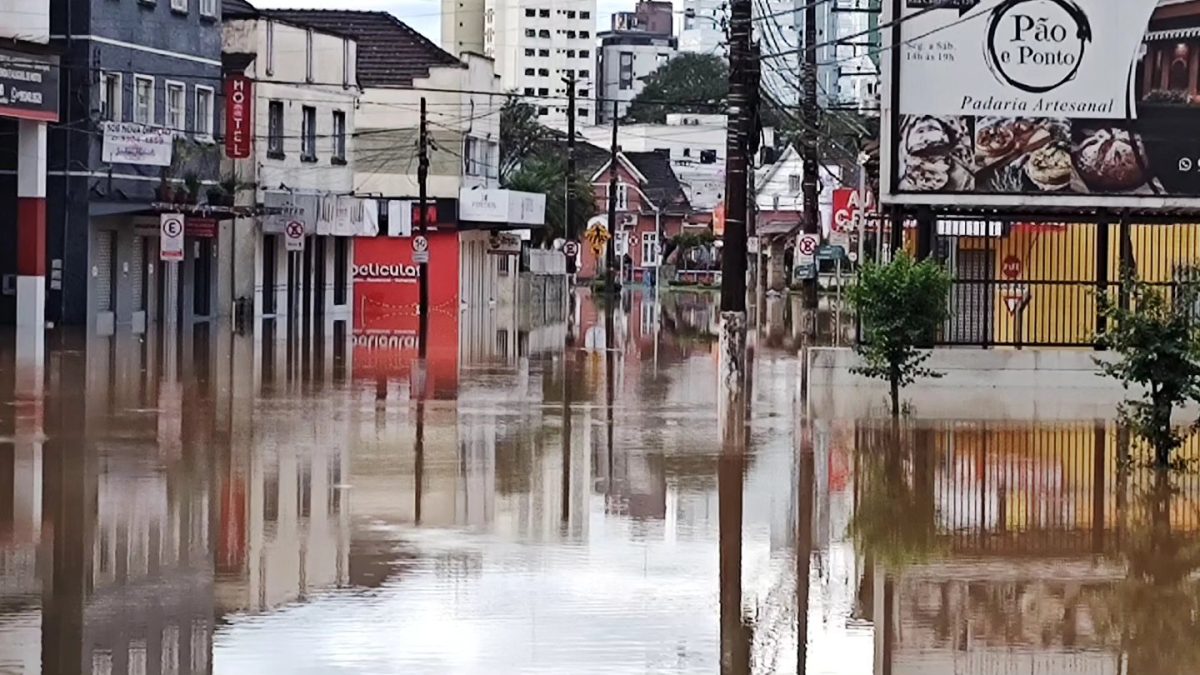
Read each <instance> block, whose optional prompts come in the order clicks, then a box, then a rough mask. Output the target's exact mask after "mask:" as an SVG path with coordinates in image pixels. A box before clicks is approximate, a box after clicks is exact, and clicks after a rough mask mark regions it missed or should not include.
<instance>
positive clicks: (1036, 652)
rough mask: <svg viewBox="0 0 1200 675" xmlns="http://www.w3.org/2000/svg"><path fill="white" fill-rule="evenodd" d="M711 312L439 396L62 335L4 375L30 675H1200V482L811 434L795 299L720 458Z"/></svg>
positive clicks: (898, 436)
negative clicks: (32, 378) (741, 438)
mask: <svg viewBox="0 0 1200 675" xmlns="http://www.w3.org/2000/svg"><path fill="white" fill-rule="evenodd" d="M715 297H716V296H715V295H710V294H687V293H671V294H667V295H665V296H664V299H663V300H662V302H661V305H658V304H656V303H655V302H654V300H653V297H652V296H646V297H643V296H642V295H641V294H638V293H634V294H630V295H627V297H626V298H625V299H624V300H623V301H622V303H621V306H620V307H619V308H614V310H613V311H612V312H611V313H610V314H609V315H608V317H607V321H606V316H605V311H604V309H603V308H602V307H601V306H599V305H597V303H595V302H593V301H592V300H591V299H590V298H587V297H586V296H584V297H581V301H580V307H579V311H578V313H577V315H576V317H575V318H574V319H573V320H572V321H571V331H570V334H569V335H568V329H567V324H566V323H565V322H561V321H559V322H553V321H551V322H539V321H531V322H528V323H529V325H528V326H527V327H524V328H497V327H496V326H494V325H493V324H492V323H489V321H488V319H487V318H486V317H468V316H465V315H464V317H463V319H462V321H461V324H462V328H461V329H460V332H459V336H458V340H459V344H458V345H453V344H450V345H445V344H442V345H431V349H430V357H429V366H428V368H427V371H426V372H425V373H424V377H425V380H426V385H427V386H426V392H428V396H427V397H424V399H423V400H419V399H422V397H420V396H414V392H419V391H420V387H419V385H418V384H416V382H417V381H419V380H420V379H421V378H420V376H419V374H417V376H414V375H413V373H412V369H411V366H410V361H411V358H412V355H415V348H413V346H412V345H406V344H402V343H401V344H381V343H379V342H374V341H372V340H371V339H369V337H364V336H348V335H345V334H344V333H343V332H339V331H335V334H334V335H326V336H321V335H317V336H294V335H276V334H275V333H274V332H273V331H272V330H270V329H266V330H262V331H260V332H259V333H258V334H257V335H254V336H252V335H244V336H243V335H234V334H233V333H232V332H231V331H229V330H228V328H225V327H221V326H211V327H209V326H205V325H200V326H197V327H194V328H193V327H188V328H186V329H185V330H184V331H183V335H182V336H181V337H180V339H179V340H178V341H177V342H173V341H170V340H167V341H158V340H155V339H153V338H147V339H146V340H141V339H138V338H135V337H132V336H125V337H122V336H117V337H114V338H104V339H99V340H96V339H94V340H92V341H90V342H88V343H75V342H72V341H71V340H70V339H65V338H64V339H60V340H59V341H58V342H59V344H54V345H52V346H51V347H50V349H49V351H48V354H47V356H46V370H47V373H48V375H47V378H46V383H45V390H44V392H43V393H40V394H39V393H37V392H32V393H31V392H29V391H27V390H25V388H24V387H23V386H20V378H19V377H17V375H16V374H15V373H14V372H13V370H12V366H11V364H12V362H13V359H12V357H11V354H9V353H8V352H6V353H5V357H4V360H3V361H2V362H0V364H2V365H0V387H2V388H3V389H2V390H0V672H4V673H9V672H11V673H62V674H66V673H101V674H105V675H108V674H111V673H131V674H132V673H138V674H143V673H163V674H167V673H171V674H175V673H210V672H215V673H238V674H243V673H244V674H251V673H254V674H258V673H716V672H721V671H722V670H723V668H722V662H723V659H722V654H723V653H724V654H725V655H726V658H725V660H724V662H725V663H726V667H725V668H724V670H725V671H727V672H731V673H750V672H754V673H789V672H791V673H796V672H800V673H812V674H818V673H819V674H838V675H841V674H846V675H868V674H876V673H878V674H881V675H883V674H895V675H901V674H906V673H911V674H914V675H915V674H918V673H921V674H924V673H946V674H950V673H955V674H958V673H964V674H966V673H987V674H993V673H995V674H1001V673H1004V674H1007V673H1013V674H1016V673H1047V674H1058V673H1089V674H1090V673H1096V674H1109V673H1112V674H1113V675H1118V674H1122V673H1130V674H1131V675H1134V674H1142V673H1150V674H1163V675H1166V674H1175V673H1179V674H1182V673H1192V672H1196V670H1197V669H1200V639H1198V638H1200V618H1198V617H1200V585H1198V582H1197V574H1196V570H1197V569H1200V537H1197V532H1198V531H1200V477H1198V476H1196V475H1195V474H1193V473H1187V472H1181V473H1177V474H1172V475H1170V476H1157V475H1154V474H1152V472H1149V471H1148V470H1143V469H1137V468H1123V466H1124V465H1122V464H1121V463H1120V462H1119V458H1120V457H1121V456H1122V454H1123V453H1127V452H1129V448H1130V443H1131V442H1130V440H1129V439H1128V437H1127V434H1125V433H1124V432H1122V431H1121V430H1119V429H1118V428H1117V426H1116V425H1115V423H1114V422H1111V421H1106V420H1098V421H1097V420H1085V421H1062V422H1054V423H1040V424H1037V425H1033V424H1029V423H1024V422H1021V421H1013V422H995V421H992V422H986V423H985V422H974V421H971V420H940V421H936V422H906V423H904V424H902V425H900V426H899V427H897V428H892V427H891V426H890V425H889V424H888V423H887V422H881V421H877V420H853V419H821V418H819V417H818V418H815V419H814V418H813V417H812V416H810V415H808V414H807V409H806V406H805V402H804V401H803V400H802V396H801V388H800V372H801V369H800V357H799V355H798V350H797V344H798V342H797V340H796V339H795V336H796V335H798V331H797V330H794V327H793V322H792V318H791V316H792V312H791V309H790V308H789V307H786V306H784V305H783V304H782V303H780V304H779V305H772V306H771V307H770V308H769V309H768V312H767V314H766V316H765V317H764V323H769V324H770V325H769V326H764V328H763V329H762V331H761V332H760V334H759V336H758V337H757V339H752V341H751V344H752V345H754V353H753V364H752V387H751V393H750V397H749V398H750V399H751V403H750V414H749V416H748V419H749V429H748V440H747V443H746V445H747V452H746V453H745V455H744V456H730V455H728V454H723V453H722V448H721V443H720V439H719V435H718V429H717V417H716V405H717V396H716V391H715V386H716V381H717V345H716V323H717V320H718V319H717V310H716V307H715V304H714V300H715ZM606 323H610V324H611V325H610V326H606ZM564 340H569V341H570V342H571V343H572V346H571V348H570V349H569V350H567V352H566V355H565V356H564V349H563V343H564ZM401 342H403V341H401ZM6 344H7V343H6ZM5 348H6V349H7V348H8V347H7V346H6V347H5ZM1184 455H1185V456H1187V457H1195V456H1196V455H1197V448H1196V447H1195V445H1194V444H1193V445H1191V446H1189V447H1188V449H1186V450H1185V451H1184ZM797 579H801V580H803V582H802V583H797ZM797 635H803V636H804V639H801V640H798V639H797Z"/></svg>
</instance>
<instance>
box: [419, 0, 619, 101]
mask: <svg viewBox="0 0 1200 675" xmlns="http://www.w3.org/2000/svg"><path fill="white" fill-rule="evenodd" d="M595 15H596V0H521V1H518V0H442V45H443V46H444V47H445V48H446V49H448V50H451V51H453V52H454V53H455V54H456V55H461V54H462V53H463V52H476V53H478V52H479V51H480V48H482V52H483V54H486V55H487V56H490V57H492V58H493V59H495V62H496V74H497V75H498V76H499V77H500V84H501V88H502V90H504V91H516V92H518V93H520V94H523V95H525V96H529V97H535V100H534V101H533V103H534V104H535V105H536V106H537V108H538V112H539V114H540V115H541V116H542V118H543V121H545V122H547V123H550V122H558V123H560V124H561V123H563V122H565V120H566V111H567V100H566V98H567V84H566V83H565V82H564V79H565V78H568V77H574V78H575V81H576V85H575V86H576V95H577V96H578V98H579V104H578V108H577V110H576V116H577V117H578V118H579V120H580V121H581V122H583V123H590V122H591V121H592V120H593V119H595V110H593V109H592V105H591V104H590V102H589V101H588V99H590V98H593V91H594V89H595V87H594V83H595V81H596V73H595V72H594V71H593V68H594V67H595V64H596V54H595V50H596V33H595V26H596V16H595ZM481 41H482V45H480V42H481Z"/></svg>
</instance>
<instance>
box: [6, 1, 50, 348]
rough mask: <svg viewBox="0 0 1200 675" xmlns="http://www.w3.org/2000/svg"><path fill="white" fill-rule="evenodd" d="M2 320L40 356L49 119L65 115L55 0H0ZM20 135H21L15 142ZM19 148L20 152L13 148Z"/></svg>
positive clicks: (22, 344) (20, 343)
mask: <svg viewBox="0 0 1200 675" xmlns="http://www.w3.org/2000/svg"><path fill="white" fill-rule="evenodd" d="M0 39H3V42H4V49H2V50H0V134H3V136H4V137H5V138H7V139H9V140H8V142H7V144H6V145H7V146H8V148H9V151H8V152H4V153H0V209H3V210H4V211H5V212H6V213H9V214H15V217H11V216H10V217H8V218H5V219H3V220H0V237H2V238H4V239H5V240H6V241H8V242H10V243H9V245H8V246H5V247H4V252H3V253H0V275H2V276H3V293H2V294H0V322H4V323H16V324H17V326H18V328H19V330H18V333H17V347H18V349H17V351H18V358H19V359H23V360H24V359H30V360H33V361H34V363H35V364H36V363H39V362H40V360H41V355H42V354H43V339H44V338H43V327H44V326H45V304H46V285H45V274H46V256H45V250H46V126H47V123H48V122H54V121H57V119H58V116H59V105H58V94H59V85H58V80H59V68H58V58H57V57H56V56H54V55H53V54H52V53H51V51H50V49H49V47H48V43H49V41H50V2H49V0H0ZM14 141H15V142H14ZM13 150H15V152H13Z"/></svg>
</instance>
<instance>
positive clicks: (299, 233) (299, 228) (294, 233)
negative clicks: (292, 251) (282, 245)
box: [284, 220, 304, 239]
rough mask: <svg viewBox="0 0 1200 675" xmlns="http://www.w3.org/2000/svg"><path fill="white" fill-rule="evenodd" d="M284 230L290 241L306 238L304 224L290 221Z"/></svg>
mask: <svg viewBox="0 0 1200 675" xmlns="http://www.w3.org/2000/svg"><path fill="white" fill-rule="evenodd" d="M284 230H285V232H286V234H287V236H288V239H303V238H304V223H302V222H300V221H298V220H289V221H288V224H287V226H286V227H285V228H284Z"/></svg>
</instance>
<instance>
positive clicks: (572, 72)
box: [562, 68, 575, 77]
mask: <svg viewBox="0 0 1200 675" xmlns="http://www.w3.org/2000/svg"><path fill="white" fill-rule="evenodd" d="M562 72H563V73H564V74H565V75H566V76H567V77H575V69H574V68H567V69H566V70H565V71H562Z"/></svg>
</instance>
